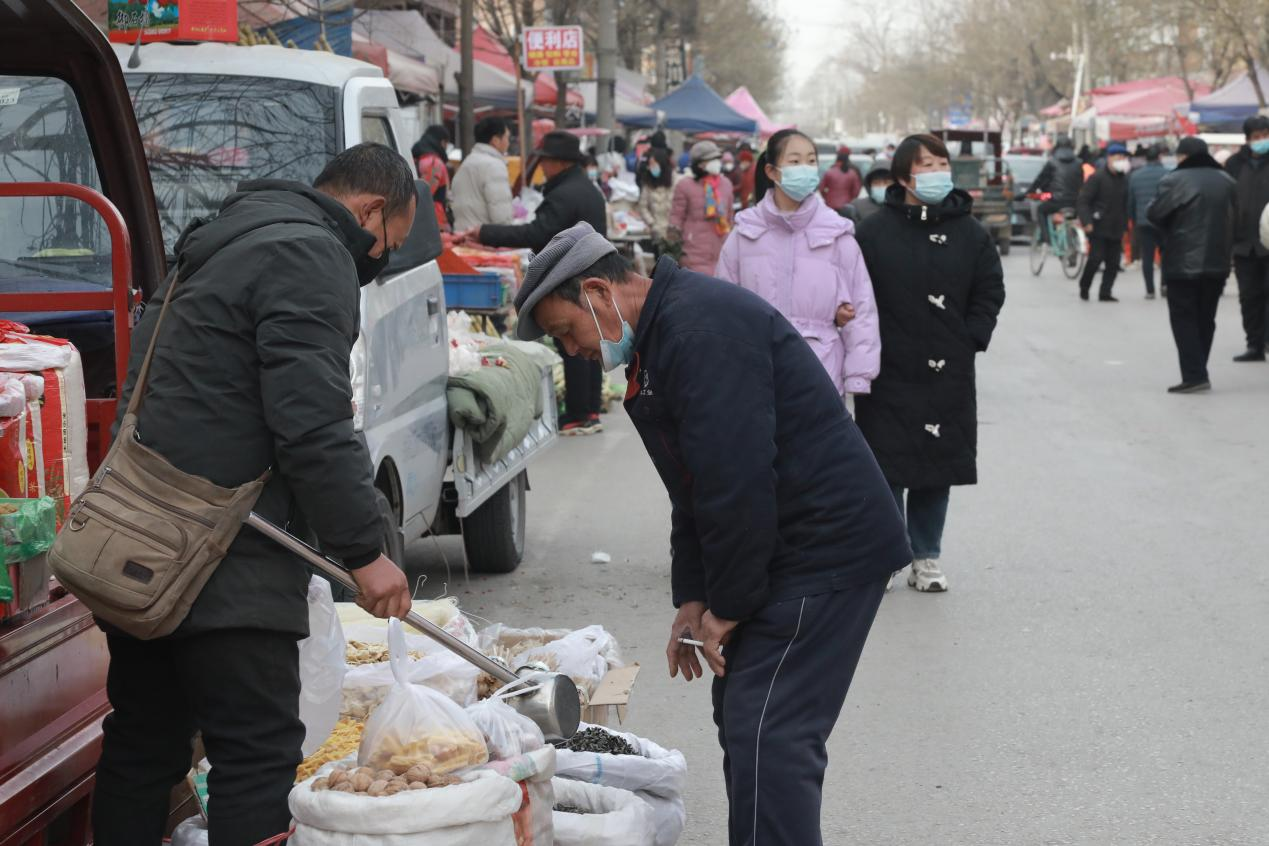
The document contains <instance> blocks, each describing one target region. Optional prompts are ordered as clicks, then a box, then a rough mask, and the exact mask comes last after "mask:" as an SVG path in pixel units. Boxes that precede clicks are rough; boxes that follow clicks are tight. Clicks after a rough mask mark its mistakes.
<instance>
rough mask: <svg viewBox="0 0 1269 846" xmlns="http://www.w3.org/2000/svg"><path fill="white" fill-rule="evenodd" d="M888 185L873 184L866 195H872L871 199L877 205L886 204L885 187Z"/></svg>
mask: <svg viewBox="0 0 1269 846" xmlns="http://www.w3.org/2000/svg"><path fill="white" fill-rule="evenodd" d="M889 187H890V186H889V185H880V186H878V185H874V186H872V187H871V188H869V189H868V196H869V197H872V201H873V202H874V203H876V204H877V205H879V206H884V205H885V204H886V189H887V188H889Z"/></svg>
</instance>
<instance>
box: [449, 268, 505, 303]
mask: <svg viewBox="0 0 1269 846" xmlns="http://www.w3.org/2000/svg"><path fill="white" fill-rule="evenodd" d="M444 280H445V307H446V308H499V307H501V306H502V277H501V276H499V275H498V274H497V273H446V274H445V275H444Z"/></svg>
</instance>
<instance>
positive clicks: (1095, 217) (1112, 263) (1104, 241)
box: [1075, 144, 1132, 303]
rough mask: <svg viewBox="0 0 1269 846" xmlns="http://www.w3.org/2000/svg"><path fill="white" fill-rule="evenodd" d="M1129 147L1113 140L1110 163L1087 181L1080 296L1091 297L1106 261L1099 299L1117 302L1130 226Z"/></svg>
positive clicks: (1081, 207)
mask: <svg viewBox="0 0 1269 846" xmlns="http://www.w3.org/2000/svg"><path fill="white" fill-rule="evenodd" d="M1131 168H1132V163H1131V162H1130V161H1129V160H1128V148H1127V147H1125V146H1124V145H1123V144H1111V145H1110V146H1109V147H1107V148H1106V164H1105V165H1104V166H1102V167H1100V168H1098V170H1097V172H1096V173H1094V174H1093V177H1092V178H1091V179H1089V180H1088V182H1086V183H1084V189H1083V190H1082V191H1080V196H1079V200H1078V201H1077V202H1076V204H1075V209H1076V211H1077V212H1078V213H1079V218H1080V225H1081V226H1083V227H1084V231H1085V232H1087V233H1088V240H1089V252H1088V263H1087V264H1085V265H1084V275H1083V276H1081V277H1080V299H1082V300H1087V299H1088V292H1089V290H1090V289H1091V288H1092V287H1093V277H1094V276H1096V275H1097V270H1098V268H1100V267H1101V266H1102V265H1103V264H1104V265H1105V266H1106V272H1105V273H1104V274H1103V275H1102V287H1101V291H1100V292H1099V293H1098V295H1097V299H1098V300H1100V301H1102V302H1104V303H1117V302H1119V300H1118V299H1116V298H1115V295H1114V293H1113V290H1114V287H1115V277H1116V276H1118V275H1119V254H1120V252H1121V250H1120V244H1121V243H1122V242H1123V238H1124V232H1125V231H1126V230H1127V229H1128V171H1129V170H1130V169H1131Z"/></svg>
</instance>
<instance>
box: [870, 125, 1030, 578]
mask: <svg viewBox="0 0 1269 846" xmlns="http://www.w3.org/2000/svg"><path fill="white" fill-rule="evenodd" d="M918 169H920V172H918ZM949 169H950V163H949V156H948V153H947V148H946V147H945V146H944V145H943V143H942V141H941V140H939V139H938V138H936V137H934V136H931V135H917V136H912V137H910V138H907V139H904V141H903V142H902V143H901V144H900V145H899V147H898V149H897V151H896V152H895V158H894V162H893V164H892V165H891V172H892V174H893V176H894V178H895V184H893V185H891V186H890V190H889V191H888V192H887V193H886V206H885V208H883V209H882V210H881V211H880V212H878V213H877V214H875V215H873V216H872V217H870V218H868V219H867V220H865V221H863V222H862V223H860V224H859V228H858V229H857V230H856V237H857V238H858V240H859V247H860V250H861V251H862V252H863V255H864V262H865V263H866V264H867V266H868V275H869V277H870V278H871V279H872V286H873V295H874V298H875V300H876V303H877V314H878V316H879V318H880V328H881V375H880V376H878V377H877V379H875V380H874V381H873V384H872V392H871V393H870V394H866V395H859V396H856V397H855V412H856V414H857V416H858V418H859V428H860V430H861V431H862V432H863V433H864V436H865V437H866V438H867V439H868V443H869V445H870V446H871V447H872V449H873V453H874V454H875V455H876V456H877V462H878V463H879V464H880V465H881V470H882V472H883V473H884V474H885V477H886V481H887V482H889V483H890V487H891V491H892V493H893V495H894V497H895V500H896V501H897V502H898V503H899V504H900V508H901V510H904V511H905V514H906V516H907V523H908V538H909V540H910V541H911V543H912V554H913V556H914V557H913V561H912V570H911V571H910V572H909V574H908V585H909V587H912V588H915V589H916V590H918V591H922V592H941V591H945V590H947V588H948V579H947V576H946V575H945V574H944V573H943V571H942V569H941V568H940V565H939V560H940V557H941V554H942V538H943V527H944V523H945V521H946V518H947V509H948V502H949V499H950V496H951V486H953V485H973V484H976V483H977V481H978V464H977V460H978V401H977V397H976V394H975V378H974V363H975V357H976V355H977V354H978V353H980V352H984V351H985V350H986V349H987V346H988V344H990V343H991V336H992V333H993V332H994V331H995V328H996V318H997V315H998V314H999V313H1000V309H1001V307H1002V306H1003V305H1004V301H1005V287H1004V274H1003V270H1002V268H1001V264H1000V254H999V253H998V252H997V250H996V245H995V242H994V241H993V240H992V238H991V235H990V234H989V233H988V232H987V230H986V229H984V228H983V226H982V224H980V223H979V222H978V221H976V220H975V219H974V217H973V215H972V211H973V204H974V201H973V199H972V198H971V197H970V195H969V194H967V193H966V192H965V191H962V190H960V189H952V187H951V186H952V184H951V178H950V170H949ZM927 174H929V175H931V176H932V177H933V178H934V179H936V180H937V178H938V176H939V175H940V174H946V175H947V176H946V181H945V182H943V184H942V187H941V188H940V189H939V190H938V192H937V193H935V194H930V193H927V191H926V189H925V188H923V187H922V183H921V182H919V181H918V178H919V177H925V176H926V175H927ZM936 184H937V183H936ZM917 190H921V192H922V194H924V195H925V196H924V197H922V196H919V195H918V194H917V193H916V191H917ZM939 194H941V195H942V196H939ZM905 495H906V504H905V502H904V499H905Z"/></svg>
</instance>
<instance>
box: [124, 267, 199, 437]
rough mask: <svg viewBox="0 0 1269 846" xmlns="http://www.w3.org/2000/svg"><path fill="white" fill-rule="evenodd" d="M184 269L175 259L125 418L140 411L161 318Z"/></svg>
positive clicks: (170, 302) (133, 415) (164, 315)
mask: <svg viewBox="0 0 1269 846" xmlns="http://www.w3.org/2000/svg"><path fill="white" fill-rule="evenodd" d="M184 268H185V260H184V259H177V262H176V268H175V269H174V270H173V271H172V284H171V285H169V286H168V289H167V295H166V296H164V297H163V308H161V309H159V319H158V322H156V323H155V324H154V331H153V332H151V333H150V346H149V348H148V349H146V351H145V358H144V359H143V360H142V361H141V369H140V370H138V371H137V381H136V384H135V385H133V386H132V396H131V397H129V398H128V409H127V411H125V412H124V416H125V417H128V416H132V417H135V416H136V413H137V412H138V411H140V410H141V403H142V401H143V400H144V399H145V384H146V382H148V381H149V380H150V364H151V363H152V362H153V361H154V350H155V347H156V346H157V345H158V341H159V330H160V329H162V328H163V318H165V317H167V309H168V306H170V305H171V304H172V295H173V294H174V293H176V283H177V282H179V281H181V275H182V274H181V271H182V270H183V269H184Z"/></svg>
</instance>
